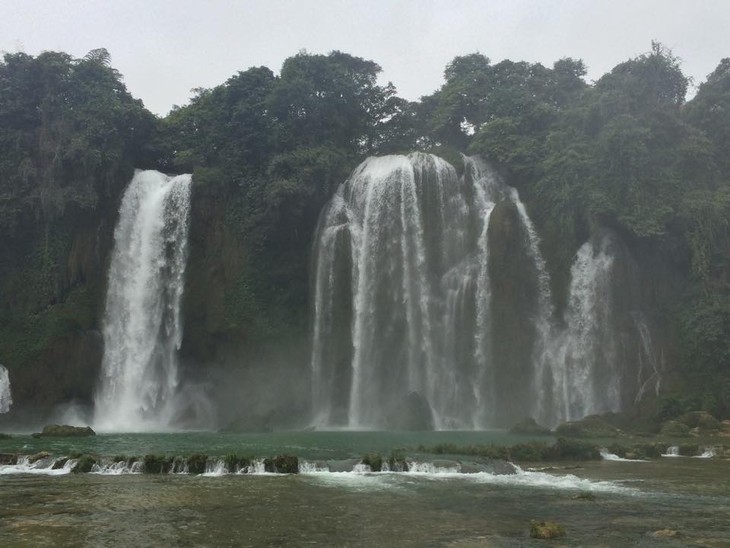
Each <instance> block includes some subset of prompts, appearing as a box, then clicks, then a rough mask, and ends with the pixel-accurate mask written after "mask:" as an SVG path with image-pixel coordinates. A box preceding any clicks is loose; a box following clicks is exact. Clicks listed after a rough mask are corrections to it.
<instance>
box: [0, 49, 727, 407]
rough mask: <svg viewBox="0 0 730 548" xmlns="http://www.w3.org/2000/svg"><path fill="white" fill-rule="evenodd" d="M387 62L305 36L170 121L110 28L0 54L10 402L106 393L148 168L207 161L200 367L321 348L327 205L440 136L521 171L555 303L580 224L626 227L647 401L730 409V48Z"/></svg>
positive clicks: (198, 290)
mask: <svg viewBox="0 0 730 548" xmlns="http://www.w3.org/2000/svg"><path fill="white" fill-rule="evenodd" d="M380 71H381V69H380V67H379V66H378V64H377V63H376V62H374V61H370V60H365V59H362V58H359V57H355V56H352V55H349V54H347V53H343V52H339V51H333V52H331V53H329V54H327V55H320V54H310V53H307V52H300V53H298V54H296V55H294V56H292V57H290V58H288V59H287V60H286V61H285V62H284V63H283V65H282V66H281V68H280V69H279V70H278V72H275V71H274V70H272V69H270V68H267V67H253V68H249V69H247V70H244V71H242V72H239V73H237V74H235V75H233V76H231V77H230V78H229V79H228V80H227V81H226V82H224V83H222V84H221V85H219V86H217V87H215V88H212V89H196V90H193V93H194V95H193V97H192V98H191V100H190V102H189V104H187V105H184V106H180V107H175V108H173V110H172V111H171V112H170V113H169V114H168V115H167V116H166V117H164V118H160V117H156V116H155V115H153V114H152V113H150V112H149V111H148V110H147V109H146V108H145V107H144V105H143V103H142V102H141V101H140V100H139V99H136V98H134V97H133V96H132V95H131V94H130V93H129V92H128V90H127V89H126V87H125V85H124V80H123V75H121V74H120V73H119V72H118V71H117V70H115V69H114V68H113V66H112V62H111V58H110V55H109V53H108V52H107V51H106V50H104V49H99V50H94V51H91V52H90V53H89V54H88V55H86V56H85V57H83V58H80V59H76V58H73V57H71V56H69V55H67V54H65V53H60V52H44V53H42V54H40V55H38V56H35V57H33V56H31V55H27V54H25V53H12V54H5V56H4V59H3V61H2V62H1V63H0V236H1V237H0V363H1V364H3V365H5V366H6V367H7V368H8V370H9V371H10V374H11V376H12V379H13V388H14V392H13V399H14V400H15V403H16V405H18V406H24V407H25V408H27V409H31V408H32V409H39V410H42V409H49V408H51V407H52V406H54V405H57V404H58V403H60V402H64V401H71V400H74V401H81V402H89V401H91V399H92V397H93V390H94V384H95V381H96V379H97V378H98V371H99V366H100V360H101V352H102V349H101V341H100V337H99V329H100V324H101V318H102V315H103V308H104V292H105V283H106V269H107V267H108V263H109V256H110V251H111V245H112V241H113V230H114V226H115V222H116V217H117V209H118V206H119V201H120V197H121V194H122V192H123V191H124V188H125V186H126V184H127V183H128V182H129V180H130V178H131V177H132V175H133V171H134V169H135V168H140V169H157V170H160V171H162V172H165V173H192V174H193V204H194V205H193V210H192V219H191V232H190V256H189V262H188V270H187V272H188V275H187V281H186V293H185V300H184V317H185V337H184V340H183V346H182V350H181V354H182V360H183V362H182V363H183V366H184V367H185V368H187V370H188V371H189V372H190V374H192V375H195V374H196V371H197V372H198V373H200V371H199V370H200V368H204V367H205V366H206V365H205V364H206V363H217V364H221V365H223V366H226V367H245V366H246V365H245V364H246V363H254V362H257V361H261V360H264V361H266V360H268V361H277V360H279V361H287V360H291V359H292V357H297V356H298V357H299V358H300V362H301V363H302V367H306V366H307V360H306V358H305V359H301V356H306V355H307V354H308V344H309V342H308V341H309V331H308V330H309V315H310V308H309V306H310V303H309V299H310V264H311V249H312V243H313V242H312V240H313V237H314V233H315V230H316V228H317V222H318V216H319V213H320V211H321V210H322V207H323V206H324V205H325V203H326V202H327V201H328V200H329V199H330V197H331V196H332V194H333V193H334V191H335V189H336V188H337V186H338V185H339V184H340V183H342V182H343V181H344V180H345V179H346V178H347V176H348V174H349V173H350V172H351V171H352V169H353V168H355V166H357V164H358V163H359V162H361V161H362V160H363V159H364V158H366V157H368V156H371V155H382V154H391V153H408V152H411V151H426V152H431V153H433V154H436V155H439V156H441V157H443V158H445V159H447V160H449V161H450V162H451V163H452V164H454V165H455V166H458V165H460V164H461V161H460V156H459V154H460V153H464V154H470V155H480V156H482V157H484V158H486V159H488V160H489V161H490V162H492V163H493V164H494V165H496V166H497V167H498V169H499V170H500V172H501V173H502V174H503V176H504V178H505V179H506V180H507V181H508V182H509V184H510V185H512V186H514V187H516V188H517V189H518V190H519V191H520V194H521V196H522V197H523V199H524V201H525V202H526V204H527V207H528V209H529V211H530V215H531V217H532V218H533V219H534V220H535V224H536V225H537V228H538V231H539V233H540V235H541V238H542V246H543V249H542V252H543V254H544V256H545V257H546V261H547V265H548V269H549V271H550V273H551V281H552V284H553V286H554V287H553V295H554V296H555V299H556V303H555V304H556V306H558V307H560V306H561V303H562V302H564V296H565V293H566V289H567V285H568V283H569V275H570V265H571V262H572V260H573V257H574V255H575V253H576V250H577V249H578V247H579V246H580V245H581V243H583V242H584V241H585V240H586V239H587V238H588V237H589V235H590V234H591V233H592V232H593V231H594V230H595V229H596V228H597V227H608V228H610V229H612V230H614V231H615V232H616V233H618V234H619V235H620V236H621V238H622V240H623V241H624V242H625V243H626V245H627V246H628V248H629V249H630V250H631V251H632V253H633V254H634V256H635V257H636V258H637V262H638V264H639V267H640V269H641V270H642V272H643V273H644V276H643V279H644V280H645V282H644V284H643V285H642V288H641V290H642V292H644V293H646V294H647V295H649V296H650V298H651V300H652V303H653V306H654V309H655V310H656V311H657V312H656V314H657V316H658V317H659V318H660V319H661V322H660V323H661V330H662V338H663V344H662V347H663V348H665V350H666V360H667V363H668V364H669V366H670V370H669V373H670V374H669V375H667V377H666V379H665V381H664V382H663V384H662V387H661V395H660V396H659V398H657V399H656V401H652V402H648V403H646V406H645V407H642V410H641V412H642V413H645V414H650V415H652V416H656V417H658V418H659V419H661V420H667V419H670V418H673V417H675V416H679V415H680V414H682V413H685V412H688V411H694V410H704V411H708V412H711V413H712V414H714V415H715V416H716V417H717V418H729V417H730V226H729V220H730V58H729V59H723V60H721V61H720V62H719V64H718V66H717V68H716V69H715V70H714V71H713V72H712V73H711V74H710V75H708V76H707V79H706V80H705V81H704V82H701V83H697V82H690V81H689V79H688V78H687V77H686V76H685V75H684V74H683V73H682V68H681V61H680V59H678V58H677V57H675V56H674V55H673V53H672V52H671V51H669V50H668V49H666V48H665V47H664V46H663V45H662V44H659V43H651V45H650V48H649V51H648V52H646V53H645V54H642V55H639V56H638V57H635V58H633V59H629V60H627V61H625V62H623V63H621V64H619V65H617V66H616V67H615V68H614V69H613V70H611V71H610V72H609V73H607V74H605V75H603V76H602V77H601V78H600V79H598V80H597V81H595V82H587V81H586V78H585V75H586V67H585V65H584V63H583V62H582V61H580V60H578V59H574V58H568V57H566V58H563V59H559V60H557V61H555V63H554V64H553V65H552V66H551V67H547V66H543V65H542V64H539V63H534V64H533V63H528V62H524V61H510V60H503V61H500V62H493V61H492V60H490V59H489V58H488V57H487V56H485V55H482V54H479V53H474V54H469V55H464V56H460V57H456V58H454V59H453V60H452V61H451V62H450V63H449V64H448V65H447V66H446V67H445V69H444V83H443V85H442V86H441V87H440V89H438V90H436V91H435V92H434V93H432V94H431V95H427V96H424V97H422V98H421V99H420V100H419V101H415V102H412V101H407V100H405V99H403V98H401V97H399V96H398V94H397V90H396V89H395V87H394V86H393V85H392V84H387V85H382V84H380V83H379V80H378V75H379V73H380ZM695 86H696V87H695ZM282 341H284V342H285V344H282ZM234 358H235V359H234ZM233 364H235V365H233ZM241 364H243V365H241Z"/></svg>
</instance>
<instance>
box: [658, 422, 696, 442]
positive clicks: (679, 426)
mask: <svg viewBox="0 0 730 548" xmlns="http://www.w3.org/2000/svg"><path fill="white" fill-rule="evenodd" d="M689 430H690V428H689V426H687V425H686V424H684V423H681V422H679V421H666V422H665V423H663V424H662V427H661V429H660V430H659V435H660V436H666V437H669V438H684V437H687V436H689Z"/></svg>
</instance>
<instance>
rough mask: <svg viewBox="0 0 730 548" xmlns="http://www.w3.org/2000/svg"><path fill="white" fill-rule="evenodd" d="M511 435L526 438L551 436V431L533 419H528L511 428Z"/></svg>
mask: <svg viewBox="0 0 730 548" xmlns="http://www.w3.org/2000/svg"><path fill="white" fill-rule="evenodd" d="M510 433H511V434H524V435H526V436H549V435H550V429H549V428H546V427H544V426H542V425H541V424H538V423H537V422H535V419H533V418H532V417H526V418H524V419H522V420H521V421H520V422H518V423H517V424H515V425H514V426H513V427H512V428H510Z"/></svg>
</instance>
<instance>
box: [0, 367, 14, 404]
mask: <svg viewBox="0 0 730 548" xmlns="http://www.w3.org/2000/svg"><path fill="white" fill-rule="evenodd" d="M11 405H13V396H12V394H11V392H10V377H9V375H8V370H7V369H5V366H3V365H0V413H7V412H8V411H10V406H11Z"/></svg>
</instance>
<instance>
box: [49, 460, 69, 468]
mask: <svg viewBox="0 0 730 548" xmlns="http://www.w3.org/2000/svg"><path fill="white" fill-rule="evenodd" d="M67 462H68V457H61V458H60V459H56V462H54V463H53V466H51V470H61V469H62V468H63V467H64V466H66V463H67Z"/></svg>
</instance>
